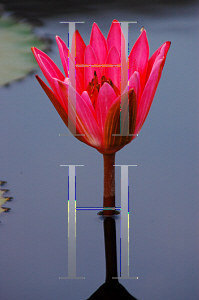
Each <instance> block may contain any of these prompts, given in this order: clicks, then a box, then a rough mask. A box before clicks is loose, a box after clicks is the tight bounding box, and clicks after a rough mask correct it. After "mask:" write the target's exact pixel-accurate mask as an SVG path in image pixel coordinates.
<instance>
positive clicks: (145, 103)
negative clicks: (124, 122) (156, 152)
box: [135, 58, 165, 134]
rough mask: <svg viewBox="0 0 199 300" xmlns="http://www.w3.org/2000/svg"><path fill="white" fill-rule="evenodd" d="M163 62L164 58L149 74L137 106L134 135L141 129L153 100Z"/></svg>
mask: <svg viewBox="0 0 199 300" xmlns="http://www.w3.org/2000/svg"><path fill="white" fill-rule="evenodd" d="M164 62H165V58H162V59H160V60H158V61H157V62H156V63H155V65H154V67H153V69H152V72H151V75H150V77H149V79H148V81H147V83H146V86H145V89H144V91H143V94H142V97H141V100H140V103H139V106H138V114H137V120H136V128H135V133H136V134H137V133H139V131H140V129H141V127H142V126H143V124H144V121H145V119H146V117H147V115H148V113H149V110H150V107H151V104H152V101H153V98H154V96H155V92H156V89H157V86H158V83H159V80H160V77H161V74H162V69H163V65H164Z"/></svg>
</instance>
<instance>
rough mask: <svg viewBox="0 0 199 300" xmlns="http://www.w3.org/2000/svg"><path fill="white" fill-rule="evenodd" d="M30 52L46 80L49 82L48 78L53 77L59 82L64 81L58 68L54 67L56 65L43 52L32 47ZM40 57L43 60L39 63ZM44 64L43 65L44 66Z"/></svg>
mask: <svg viewBox="0 0 199 300" xmlns="http://www.w3.org/2000/svg"><path fill="white" fill-rule="evenodd" d="M31 49H32V52H33V54H34V56H35V58H36V60H37V63H38V65H39V66H40V68H41V70H42V72H43V74H44V76H45V77H46V79H47V80H49V76H50V77H55V78H58V79H60V80H64V78H65V77H64V75H63V74H62V72H61V71H60V70H59V68H58V67H57V66H56V64H55V63H54V62H53V61H52V59H51V58H50V57H49V56H48V55H47V54H46V53H44V52H43V51H41V50H39V49H37V48H35V47H32V48H31ZM41 57H42V58H44V59H43V61H41ZM44 62H45V65H44Z"/></svg>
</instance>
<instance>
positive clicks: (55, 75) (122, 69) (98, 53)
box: [32, 20, 170, 207]
mask: <svg viewBox="0 0 199 300" xmlns="http://www.w3.org/2000/svg"><path fill="white" fill-rule="evenodd" d="M56 41H57V44H58V48H59V53H60V57H61V61H62V65H63V69H64V72H65V75H64V74H63V73H62V72H61V71H60V70H59V68H58V67H57V66H56V64H55V63H54V62H53V61H52V60H51V59H50V58H49V57H48V55H46V54H45V53H44V52H42V51H40V50H39V49H37V48H35V47H33V48H32V51H33V54H34V56H35V58H36V60H37V62H38V64H39V66H40V68H41V70H42V72H43V74H44V76H45V77H46V79H47V81H48V83H49V85H50V87H51V88H49V87H48V86H47V85H46V84H45V83H44V82H43V81H42V79H41V78H39V76H37V75H36V78H37V80H38V81H39V83H40V85H41V86H42V88H43V89H44V91H45V92H46V94H47V96H48V97H49V98H50V100H51V102H52V103H53V105H54V107H55V108H56V110H57V111H58V113H59V115H60V116H61V118H62V120H63V121H64V123H65V124H66V126H68V124H69V121H70V124H74V127H75V129H76V133H77V135H75V136H76V138H78V139H79V140H80V141H82V142H84V143H86V144H88V145H90V146H92V147H94V148H96V149H97V150H98V151H99V152H100V153H102V154H103V156H104V199H108V200H107V201H105V200H104V207H114V203H115V202H114V201H115V186H114V184H115V179H114V178H115V175H114V167H113V165H114V162H115V153H116V152H117V151H118V150H120V149H121V148H122V147H124V146H125V145H126V144H128V143H130V142H131V141H132V140H133V139H134V138H135V137H136V136H137V134H138V133H139V132H140V130H141V127H142V126H143V124H144V121H145V119H146V117H147V115H148V112H149V110H150V107H151V104H152V101H153V98H154V95H155V92H156V89H157V86H158V83H159V80H160V77H161V74H162V69H163V67H164V63H165V59H166V55H167V52H168V50H169V47H170V42H165V43H164V44H163V45H162V46H160V47H159V48H158V49H157V50H156V51H155V53H154V54H153V55H152V56H151V58H150V59H149V44H148V40H147V35H146V31H145V30H142V32H141V34H140V36H139V37H138V39H137V41H136V42H135V44H134V46H133V48H132V50H131V52H130V55H129V57H128V59H127V60H126V57H125V37H124V35H123V32H122V30H121V27H120V23H119V22H118V21H117V20H114V21H113V22H112V24H111V27H110V30H109V33H108V36H107V39H106V38H105V37H104V35H103V34H102V32H101V31H100V29H99V27H98V26H97V24H96V23H94V24H93V27H92V31H91V36H90V43H89V45H87V46H86V44H85V43H84V41H83V39H82V37H81V35H80V34H79V32H78V31H76V32H75V34H74V36H73V43H72V50H71V53H70V52H69V50H68V48H67V46H66V44H65V43H64V42H63V40H62V39H61V38H60V37H58V36H57V37H56ZM69 71H70V76H68V75H69ZM75 78H76V80H74V79H75ZM121 109H122V111H123V112H124V116H123V119H122V118H121V122H120V111H121ZM69 110H70V112H74V114H70V115H69ZM68 116H69V117H70V120H69V119H68ZM126 120H128V124H129V128H128V130H127V127H126V126H125V122H126Z"/></svg>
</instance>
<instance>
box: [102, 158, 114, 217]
mask: <svg viewBox="0 0 199 300" xmlns="http://www.w3.org/2000/svg"><path fill="white" fill-rule="evenodd" d="M103 158H104V201H103V208H104V211H103V214H105V215H113V214H115V166H114V165H115V153H113V154H103ZM106 207H112V208H113V209H112V210H105V208H106Z"/></svg>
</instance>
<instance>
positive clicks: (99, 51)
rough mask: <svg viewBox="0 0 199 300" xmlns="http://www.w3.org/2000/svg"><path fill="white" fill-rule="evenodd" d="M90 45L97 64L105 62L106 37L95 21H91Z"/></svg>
mask: <svg viewBox="0 0 199 300" xmlns="http://www.w3.org/2000/svg"><path fill="white" fill-rule="evenodd" d="M90 45H91V46H92V48H93V50H94V52H95V55H96V57H97V60H98V62H99V64H105V63H106V57H107V45H106V39H105V37H104V36H103V34H102V32H101V31H100V29H99V27H98V26H97V24H96V23H93V27H92V31H91V37H90Z"/></svg>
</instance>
